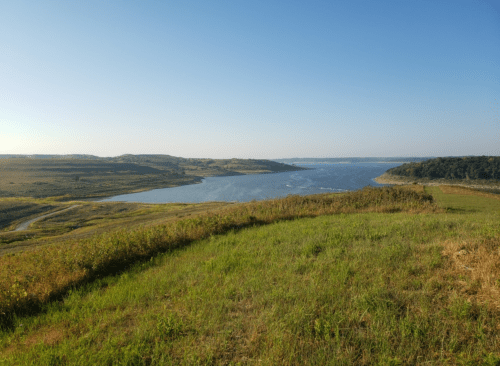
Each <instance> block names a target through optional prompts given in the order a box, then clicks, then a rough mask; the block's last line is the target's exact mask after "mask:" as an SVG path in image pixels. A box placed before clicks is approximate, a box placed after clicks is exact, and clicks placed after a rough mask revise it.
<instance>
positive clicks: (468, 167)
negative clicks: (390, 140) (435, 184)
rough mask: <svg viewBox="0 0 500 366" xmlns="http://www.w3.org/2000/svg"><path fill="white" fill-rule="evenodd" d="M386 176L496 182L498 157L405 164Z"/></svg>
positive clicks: (498, 174)
mask: <svg viewBox="0 0 500 366" xmlns="http://www.w3.org/2000/svg"><path fill="white" fill-rule="evenodd" d="M386 173H387V174H390V175H396V176H402V177H411V178H426V179H430V180H433V179H447V180H455V179H458V180H471V179H481V180H498V179H500V157H499V156H466V157H450V158H435V159H429V160H426V161H422V162H418V163H407V164H403V165H401V166H398V167H395V168H391V169H389V170H387V172H386Z"/></svg>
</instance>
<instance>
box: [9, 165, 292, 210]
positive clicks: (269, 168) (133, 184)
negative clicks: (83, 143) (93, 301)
mask: <svg viewBox="0 0 500 366" xmlns="http://www.w3.org/2000/svg"><path fill="white" fill-rule="evenodd" d="M300 169H302V168H297V167H292V166H289V165H286V164H281V163H276V162H272V161H268V160H251V159H220V160H214V159H184V158H178V157H174V156H169V155H122V156H118V157H113V158H98V157H93V156H91V155H89V156H79V155H77V156H41V157H36V156H34V157H13V158H3V159H1V158H0V197H33V198H43V197H54V196H59V200H65V201H68V200H74V199H87V198H96V197H108V196H113V195H118V194H124V193H131V192H139V191H144V190H149V189H154V188H167V187H175V186H179V185H184V184H194V183H199V182H201V180H202V178H203V177H209V176H222V175H238V174H259V173H273V172H283V171H290V170H300Z"/></svg>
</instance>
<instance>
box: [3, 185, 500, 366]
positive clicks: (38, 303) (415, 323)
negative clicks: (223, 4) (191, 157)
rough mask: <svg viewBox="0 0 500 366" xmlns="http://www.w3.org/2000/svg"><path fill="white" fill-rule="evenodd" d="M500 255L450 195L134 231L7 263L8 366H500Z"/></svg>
mask: <svg viewBox="0 0 500 366" xmlns="http://www.w3.org/2000/svg"><path fill="white" fill-rule="evenodd" d="M165 211H167V210H166V209H165ZM131 212H133V210H131V211H130V212H129V214H131ZM75 214H76V213H75ZM115 214H116V212H115V213H112V214H110V216H109V218H110V221H112V220H111V217H113V215H115ZM161 215H162V213H159V216H158V217H157V219H156V220H161ZM130 217H132V216H129V218H130ZM135 217H136V219H139V218H140V217H141V214H137V215H136V216H135ZM55 218H56V216H55V217H54V218H53V219H54V220H55ZM122 219H123V218H122ZM130 223H132V221H131V222H130ZM43 225H49V223H44V224H43ZM50 225H54V223H51V224H50ZM499 248H500V199H499V197H498V195H494V194H491V193H485V192H478V191H475V190H471V189H465V188H459V187H446V186H441V187H423V186H420V185H411V186H407V187H393V188H387V187H385V188H365V189H363V190H360V191H354V192H347V193H343V194H329V195H328V194H327V195H314V196H306V197H299V196H289V197H286V198H282V199H276V200H268V201H257V202H250V203H245V204H234V205H227V204H226V205H225V206H222V207H218V208H217V207H214V209H213V211H211V212H209V213H197V214H196V215H191V216H187V217H182V218H180V217H179V218H177V219H176V220H172V221H167V222H161V221H157V222H154V221H150V222H148V221H147V220H146V221H144V222H143V223H142V224H140V225H138V226H132V225H131V226H130V227H126V226H124V225H121V226H117V227H115V228H110V229H109V230H106V231H104V232H99V233H95V234H94V235H92V236H90V237H86V238H74V240H73V241H63V242H60V243H54V244H53V245H43V246H40V247H39V248H36V249H33V250H26V251H22V252H19V253H15V254H11V255H4V256H2V257H0V291H1V292H0V294H1V297H0V319H1V322H0V324H1V326H0V327H1V328H0V329H1V330H0V364H2V362H3V364H9V365H10V364H21V365H38V364H46V365H86V364H109V365H114V364H120V365H179V364H181V365H196V364H199V365H237V364H241V365H243V364H259V365H276V364H283V365H305V364H308V365H326V364H332V365H351V364H356V365H372V364H380V365H404V364H430V365H432V364H434V365H443V364H450V365H456V364H464V365H467V364H470V365H478V364H482V365H498V364H500V352H499V351H498V350H499V349H500V347H499V346H500V337H499V326H498V324H500V321H499V320H500V313H499V311H500V303H499V300H498V299H499V297H498V295H499V290H500V269H499V268H500V252H499Z"/></svg>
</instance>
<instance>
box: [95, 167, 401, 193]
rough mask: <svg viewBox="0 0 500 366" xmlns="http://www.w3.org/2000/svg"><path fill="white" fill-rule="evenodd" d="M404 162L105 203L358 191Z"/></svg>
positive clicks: (216, 182)
mask: <svg viewBox="0 0 500 366" xmlns="http://www.w3.org/2000/svg"><path fill="white" fill-rule="evenodd" d="M399 165H401V164H400V163H394V164H387V163H357V164H307V165H306V164H303V165H300V166H301V167H305V168H310V170H301V171H296V172H283V173H270V174H256V175H237V176H230V177H209V178H205V179H203V182H202V183H200V184H192V185H187V186H180V187H174V188H163V189H154V190H151V191H147V192H139V193H131V194H124V195H120V196H115V197H111V198H108V199H105V200H103V201H124V202H143V203H165V202H186V203H187V202H190V203H198V202H207V201H239V202H247V201H251V200H262V199H267V198H275V197H284V196H287V195H289V194H299V195H308V194H315V193H325V192H343V191H348V190H356V189H360V188H363V187H365V186H367V185H371V186H381V184H378V183H377V182H375V181H374V180H373V178H376V177H378V176H379V175H381V174H382V173H384V172H385V171H386V170H387V169H390V168H393V167H396V166H399Z"/></svg>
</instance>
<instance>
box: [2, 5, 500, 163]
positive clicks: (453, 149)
mask: <svg viewBox="0 0 500 366" xmlns="http://www.w3.org/2000/svg"><path fill="white" fill-rule="evenodd" d="M499 102H500V2H499V1H498V0H477V1H472V0H467V1H462V0H453V1H450V0H430V1H428V0H391V1H386V0H377V1H373V0H364V1H361V0H345V1H331V0H329V1H316V0H308V1H294V0H287V1H273V0H265V1H261V0H252V1H240V0H228V1H223V0H221V1H219V0H214V1H196V0H193V1H189V0H182V1H177V0H169V1H105V0H98V1H94V0H86V1H51V0H44V1H24V0H16V1H3V2H1V3H0V154H92V155H97V156H118V155H122V154H167V155H172V156H180V157H187V158H252V159H278V158H291V157H355V156H356V157H384V156H387V157H393V156H399V157H402V156H404V157H407V156H462V155H500V109H499V108H500V104H499Z"/></svg>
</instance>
